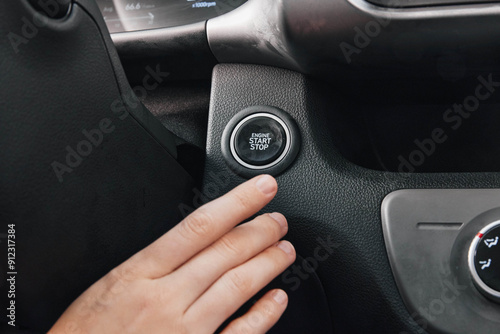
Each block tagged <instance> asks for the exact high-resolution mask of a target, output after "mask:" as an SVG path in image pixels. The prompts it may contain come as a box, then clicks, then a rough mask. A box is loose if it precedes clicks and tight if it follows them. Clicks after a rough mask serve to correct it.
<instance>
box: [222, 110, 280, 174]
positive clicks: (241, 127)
mask: <svg viewBox="0 0 500 334" xmlns="http://www.w3.org/2000/svg"><path fill="white" fill-rule="evenodd" d="M289 147H290V132H289V129H288V127H287V126H286V124H285V123H284V122H283V120H281V119H280V118H279V117H277V116H276V115H272V114H268V113H256V114H252V115H250V116H247V117H246V118H244V119H242V120H241V121H240V122H239V123H238V124H237V125H236V127H235V128H234V130H233V133H232V136H231V153H232V155H233V157H234V158H235V159H236V161H238V162H239V163H240V164H241V165H243V166H245V167H248V168H252V169H264V168H269V167H271V166H274V165H275V164H277V163H278V162H280V161H281V160H282V159H283V157H284V156H285V155H286V153H287V151H288V149H289Z"/></svg>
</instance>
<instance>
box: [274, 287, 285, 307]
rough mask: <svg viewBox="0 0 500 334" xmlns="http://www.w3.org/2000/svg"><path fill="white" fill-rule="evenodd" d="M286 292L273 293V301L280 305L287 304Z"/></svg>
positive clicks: (277, 291)
mask: <svg viewBox="0 0 500 334" xmlns="http://www.w3.org/2000/svg"><path fill="white" fill-rule="evenodd" d="M286 298H287V295H286V292H285V291H283V290H276V291H274V293H273V299H274V301H275V302H276V303H278V304H284V303H285V302H286Z"/></svg>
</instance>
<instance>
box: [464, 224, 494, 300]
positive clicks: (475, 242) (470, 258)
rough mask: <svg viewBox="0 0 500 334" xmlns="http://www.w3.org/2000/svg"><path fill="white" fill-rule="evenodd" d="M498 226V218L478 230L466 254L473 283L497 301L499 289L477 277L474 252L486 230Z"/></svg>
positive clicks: (488, 230)
mask: <svg viewBox="0 0 500 334" xmlns="http://www.w3.org/2000/svg"><path fill="white" fill-rule="evenodd" d="M499 226H500V220H497V221H495V222H493V223H491V224H489V225H487V226H486V227H484V228H483V229H481V231H479V232H478V233H477V234H476V236H475V237H474V240H473V241H472V243H471V245H470V248H469V255H468V265H469V271H470V273H471V275H472V279H473V281H474V284H476V286H477V287H478V288H479V290H480V291H481V292H482V293H483V294H486V295H487V296H488V297H493V298H494V299H495V300H497V301H499V300H500V291H497V290H494V289H492V288H491V287H489V286H488V285H487V284H486V283H484V281H483V280H482V279H481V277H479V274H478V272H477V269H476V264H475V257H476V252H477V248H478V246H479V242H481V240H482V238H483V236H485V235H486V234H487V233H488V232H490V231H491V230H493V229H494V228H496V227H499Z"/></svg>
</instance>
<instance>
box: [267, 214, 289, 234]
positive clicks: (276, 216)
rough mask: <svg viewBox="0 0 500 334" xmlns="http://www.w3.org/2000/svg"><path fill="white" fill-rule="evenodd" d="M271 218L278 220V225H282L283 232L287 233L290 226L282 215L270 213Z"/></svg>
mask: <svg viewBox="0 0 500 334" xmlns="http://www.w3.org/2000/svg"><path fill="white" fill-rule="evenodd" d="M269 216H270V217H271V218H272V219H274V220H276V221H277V222H278V224H280V226H281V229H282V230H283V231H286V230H287V229H288V225H287V223H286V218H285V216H283V215H282V214H281V213H278V212H273V213H270V214H269Z"/></svg>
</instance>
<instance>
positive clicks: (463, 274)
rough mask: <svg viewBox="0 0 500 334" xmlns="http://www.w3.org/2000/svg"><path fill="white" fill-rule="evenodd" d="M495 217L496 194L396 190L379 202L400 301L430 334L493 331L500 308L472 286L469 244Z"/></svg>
mask: <svg viewBox="0 0 500 334" xmlns="http://www.w3.org/2000/svg"><path fill="white" fill-rule="evenodd" d="M499 218H500V190H498V189H488V190H486V189H477V190H399V191H395V192H393V193H391V194H389V195H388V196H387V197H386V198H385V199H384V201H383V203H382V225H383V231H384V238H385V242H386V247H387V251H388V254H389V259H390V263H391V267H392V270H393V273H394V276H395V279H396V282H397V285H398V288H399V290H400V292H401V295H402V297H403V300H404V302H405V304H406V305H407V307H408V308H409V310H410V313H411V316H412V318H413V319H414V321H416V322H417V323H418V324H419V325H421V326H422V327H423V328H424V329H427V330H428V331H429V332H431V333H433V332H436V333H477V334H481V333H498V330H499V326H500V305H498V304H495V303H493V302H491V301H488V300H487V299H485V298H484V297H483V296H482V295H481V294H480V293H479V292H478V290H477V289H476V288H475V287H474V285H473V284H472V280H471V276H470V273H469V271H468V267H467V260H466V258H467V252H468V249H469V246H470V244H471V242H472V240H473V238H474V236H475V235H476V233H477V232H478V231H479V230H481V228H482V227H484V226H486V225H487V224H488V223H491V222H492V221H495V220H498V219H499Z"/></svg>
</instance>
